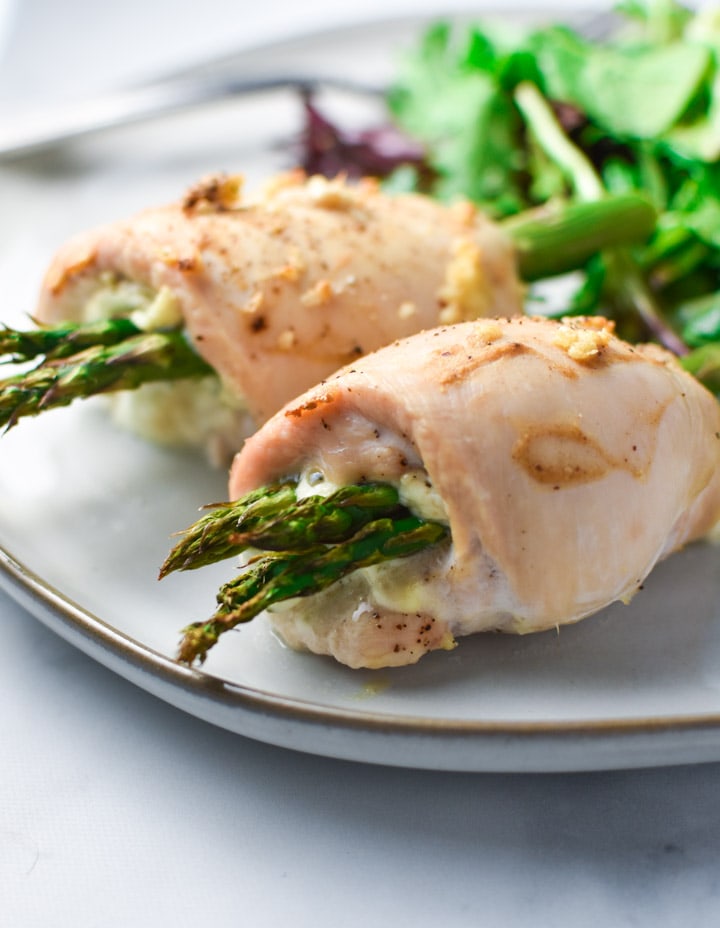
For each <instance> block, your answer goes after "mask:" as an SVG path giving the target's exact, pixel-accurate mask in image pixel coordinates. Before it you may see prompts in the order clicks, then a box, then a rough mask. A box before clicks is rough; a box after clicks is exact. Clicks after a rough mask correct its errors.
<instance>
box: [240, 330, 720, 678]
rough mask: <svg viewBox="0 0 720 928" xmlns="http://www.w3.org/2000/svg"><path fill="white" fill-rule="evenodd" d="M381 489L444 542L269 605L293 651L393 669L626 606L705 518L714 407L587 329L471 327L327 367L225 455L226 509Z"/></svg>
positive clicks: (712, 502)
mask: <svg viewBox="0 0 720 928" xmlns="http://www.w3.org/2000/svg"><path fill="white" fill-rule="evenodd" d="M288 479H289V480H293V481H294V480H297V481H298V488H297V494H298V497H303V496H312V495H315V494H321V495H322V494H328V493H331V492H333V491H334V490H336V489H337V488H338V487H340V486H343V485H349V484H363V483H366V482H367V483H373V482H378V483H386V484H392V485H394V486H396V487H398V488H399V491H400V497H401V499H402V501H403V502H404V504H405V505H406V506H407V507H408V508H409V509H410V510H411V511H412V512H413V513H414V514H415V515H418V516H420V517H422V518H424V519H427V520H433V521H435V522H440V523H443V524H445V525H446V526H447V527H448V528H449V535H448V537H447V538H446V539H445V540H444V541H441V542H439V543H438V544H434V545H431V546H429V547H428V548H427V549H425V550H423V551H422V552H420V553H418V554H414V555H412V556H410V557H407V558H404V559H402V560H392V561H388V562H387V563H382V564H378V565H376V566H371V567H365V568H362V569H360V570H357V571H355V572H354V573H351V574H349V575H347V576H345V577H344V578H343V579H342V580H339V581H338V582H337V583H336V584H335V585H334V586H332V587H330V588H329V589H327V590H324V591H322V592H319V593H317V594H315V595H312V596H309V597H307V598H302V599H300V598H296V599H291V600H289V601H288V602H285V603H282V604H280V605H278V606H275V607H273V608H272V609H271V610H270V613H269V614H270V619H271V621H272V623H273V624H274V626H275V627H276V629H277V630H278V631H279V633H280V634H281V636H282V637H283V638H284V639H285V641H286V642H287V643H288V644H289V645H291V646H292V647H294V648H301V649H309V650H311V651H314V652H318V653H321V654H330V655H332V656H334V657H335V658H337V660H339V661H341V662H342V663H345V664H347V665H349V666H351V667H383V666H394V665H402V664H408V663H412V662H414V661H417V660H418V659H419V658H420V657H421V656H422V655H423V654H425V653H426V652H428V651H431V650H433V649H438V648H451V647H453V645H454V642H455V639H456V637H458V636H461V635H467V634H470V633H473V632H480V631H484V630H491V629H493V630H501V631H505V632H515V633H526V632H533V631H540V630H543V629H547V628H551V627H553V626H558V625H561V624H563V623H569V622H575V621H577V620H578V619H581V618H583V617H584V616H587V615H589V614H590V613H593V612H596V611H597V610H599V609H601V608H602V607H604V606H606V605H608V604H609V603H612V602H613V601H616V600H621V601H624V602H627V601H629V600H630V599H631V598H632V597H633V596H634V594H635V593H636V591H637V590H638V589H639V587H640V586H641V584H642V582H643V580H644V578H645V577H646V576H647V574H648V573H649V572H650V570H651V569H652V567H653V566H654V565H655V564H656V563H657V561H658V560H659V559H661V558H663V557H665V556H666V555H668V554H670V553H671V552H672V551H674V550H676V549H677V548H679V547H681V546H682V545H684V544H686V543H687V542H689V541H691V540H692V539H695V538H699V537H701V536H703V535H705V534H706V533H707V532H708V531H709V530H710V529H711V528H712V526H713V525H714V524H715V523H716V522H717V521H718V519H719V518H720V406H719V405H718V403H717V401H716V399H715V398H714V397H713V396H712V395H711V394H710V393H709V392H708V391H706V390H705V388H704V387H702V386H701V385H700V384H699V383H698V382H697V381H696V380H694V379H693V378H692V377H691V376H690V375H688V374H686V373H685V372H684V371H683V370H682V369H681V368H680V366H679V365H678V363H677V362H676V360H675V359H674V358H673V357H672V356H671V355H670V354H668V353H666V352H665V351H663V350H661V349H659V348H657V347H655V346H631V345H629V344H627V343H625V342H623V341H621V340H619V339H618V338H616V337H615V336H614V334H613V332H612V326H611V324H609V323H607V322H606V321H605V320H603V319H585V320H567V321H566V322H564V323H562V324H560V323H555V322H552V321H549V320H544V319H535V318H517V319H512V320H483V321H477V322H468V323H464V324H460V325H456V326H447V327H441V328H437V329H434V330H432V331H426V332H423V333H421V334H418V335H415V336H413V337H411V338H408V339H405V340H401V341H397V342H396V343H394V344H393V345H391V346H389V347H387V348H385V349H383V350H381V351H378V352H376V353H375V354H373V355H370V356H369V357H366V358H363V359H362V360H359V361H358V362H356V363H353V364H352V365H350V366H348V367H345V368H344V369H343V370H341V371H340V372H339V373H337V374H336V375H334V376H333V377H331V378H329V379H327V380H326V381H325V382H324V383H321V384H320V385H318V386H316V387H314V388H313V389H311V390H310V391H308V392H307V393H305V394H304V395H303V396H301V397H300V398H299V399H297V400H295V401H293V402H292V403H290V404H289V405H287V406H285V408H284V409H283V410H282V411H280V412H279V413H278V414H277V415H276V416H274V417H273V418H272V419H271V420H270V421H269V422H268V423H267V424H266V425H265V426H264V427H263V428H262V429H261V430H260V431H259V432H258V433H257V434H255V435H254V436H253V437H252V438H250V439H249V440H248V441H247V443H246V444H245V447H244V448H243V450H242V451H241V452H240V453H239V454H238V455H237V457H236V458H235V461H234V464H233V467H232V471H231V476H230V491H231V495H232V497H233V498H234V497H240V496H243V495H244V494H247V493H248V492H249V491H251V490H254V489H255V488H258V487H262V486H266V485H269V484H272V483H273V482H276V481H283V480H288Z"/></svg>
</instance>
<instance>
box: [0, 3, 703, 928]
mask: <svg viewBox="0 0 720 928" xmlns="http://www.w3.org/2000/svg"><path fill="white" fill-rule="evenodd" d="M528 5H529V4H528ZM299 6H300V5H299V4H298V5H296V4H294V3H293V4H290V3H286V4H284V3H282V2H279V0H264V2H262V3H257V4H252V5H250V4H245V3H240V2H234V3H230V2H225V0H204V2H203V3H202V4H199V3H190V2H186V0H183V2H182V3H173V2H170V0H165V2H161V0H146V2H144V3H141V2H139V0H125V2H124V3H117V4H100V3H90V2H87V0H66V2H64V3H56V2H54V0H24V2H22V3H18V4H17V6H16V7H12V6H11V4H10V3H8V2H5V3H1V2H0V102H1V103H2V104H3V105H5V107H6V109H7V110H8V111H9V110H10V109H11V108H15V107H18V106H21V105H22V106H25V105H29V104H31V103H41V102H42V103H47V102H49V101H51V100H62V99H66V98H67V99H69V98H71V97H78V96H81V95H83V94H84V93H86V92H87V93H89V92H94V91H98V90H102V89H103V88H109V87H112V86H114V85H116V84H119V83H122V82H127V81H130V80H133V79H136V78H140V77H142V76H144V75H147V74H151V73H156V72H159V71H162V70H163V69H165V68H170V67H176V66H178V65H179V64H180V63H182V62H186V63H187V62H189V61H195V60H201V59H202V58H203V57H205V56H206V55H208V54H211V53H213V52H215V51H222V52H225V51H228V50H229V49H231V48H233V47H238V46H241V45H244V44H247V45H252V44H254V43H255V42H257V41H261V40H266V39H270V38H275V37H278V36H279V35H285V34H289V33H292V32H294V31H307V30H311V29H313V28H316V27H319V26H323V25H329V24H339V23H342V22H350V21H352V20H354V19H357V18H365V19H369V18H372V17H375V16H385V15H390V14H392V13H394V12H413V13H415V12H419V11H420V10H423V9H424V10H428V11H429V10H433V9H437V8H438V4H437V3H429V2H423V3H420V2H418V0H415V2H407V0H405V2H402V0H390V2H388V0H385V2H373V0H365V2H364V3H363V4H362V9H352V8H351V7H350V5H349V4H342V5H341V4H337V3H332V2H330V0H322V2H321V0H313V2H309V3H308V4H306V5H304V6H305V8H304V10H303V13H302V14H301V13H300V12H298V9H299ZM458 6H459V4H454V8H458ZM466 6H468V4H466ZM555 6H556V7H565V8H566V9H577V8H578V7H579V6H580V4H577V3H575V4H570V3H566V4H560V3H556V4H555ZM0 208H1V207H0ZM0 628H2V638H1V640H2V656H3V662H2V673H1V675H0V925H3V926H5V925H7V926H8V928H31V926H32V928H36V926H37V928H41V926H42V928H53V926H65V925H67V926H73V928H111V926H118V928H121V926H122V928H124V926H139V928H144V926H157V925H160V924H162V925H177V926H185V925H199V924H203V925H204V924H211V923H212V924H216V925H243V926H248V928H255V926H258V928H263V926H279V925H292V926H294V928H304V926H308V928H310V926H312V928H346V926H347V928H366V926H368V925H378V926H394V928H404V926H413V928H417V926H430V925H433V926H436V925H443V926H449V928H454V926H476V925H477V926H484V928H495V926H497V928H515V926H517V928H521V926H522V928H525V926H527V925H535V926H563V928H564V926H598V928H601V926H602V928H606V926H626V925H627V926H630V925H634V926H645V925H647V926H653V928H670V926H683V928H688V926H711V925H717V924H718V923H719V922H720V776H719V774H720V769H719V768H718V766H716V765H705V766H697V767H674V768H666V769H660V770H647V771H628V772H623V771H620V772H612V773H593V774H575V775H545V776H520V775H475V774H473V775H469V774H455V775H452V774H438V773H431V772H422V771H416V772H409V771H404V770H400V769H389V768H382V767H373V766H369V765H362V764H352V763H344V762H337V761H332V760H327V759H324V758H318V757H312V756H306V755H301V754H295V753H291V752H287V751H283V750H281V749H278V748H273V747H268V746H265V745H262V744H258V743H255V742H252V741H248V740H246V739H244V738H241V737H238V736H235V735H232V734H228V733H226V732H224V731H221V730H219V729H215V728H213V727H212V726H210V725H207V724H205V723H203V722H199V721H197V720H195V719H193V718H191V717H189V716H187V715H184V714H182V713H181V712H179V711H177V710H175V709H172V708H170V707H168V706H167V705H165V704H164V703H162V702H160V701H158V700H156V699H154V698H153V697H151V696H149V695H147V694H145V693H144V692H142V691H140V690H138V689H136V688H134V687H133V686H131V685H130V684H128V683H126V682H124V681H123V680H121V679H119V678H118V677H116V676H115V675H113V674H112V673H110V672H109V671H106V670H104V669H103V668H102V667H100V666H99V665H97V664H96V663H94V662H93V661H91V660H90V659H88V658H86V657H84V656H83V655H82V654H80V653H79V652H78V651H76V650H74V649H73V648H71V647H70V646H69V645H67V644H65V643H64V642H63V641H61V640H60V639H59V638H56V637H55V636H54V635H53V634H51V633H50V632H48V631H46V630H45V629H44V628H43V627H42V626H41V625H40V624H39V623H38V622H36V621H35V620H34V619H32V618H30V617H29V615H28V614H26V613H25V612H24V611H23V610H22V609H20V608H19V607H17V606H16V605H14V604H13V603H12V602H11V601H10V600H9V599H7V598H6V597H4V596H0Z"/></svg>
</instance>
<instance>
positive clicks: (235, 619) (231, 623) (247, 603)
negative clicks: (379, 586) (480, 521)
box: [178, 488, 448, 665]
mask: <svg viewBox="0 0 720 928" xmlns="http://www.w3.org/2000/svg"><path fill="white" fill-rule="evenodd" d="M356 489H357V488H356ZM447 534H448V529H447V528H446V527H445V526H444V525H441V524H440V523H437V522H425V521H424V520H423V519H419V518H417V517H415V516H412V515H409V514H407V515H404V516H401V517H397V518H381V519H377V520H376V521H372V522H369V523H368V524H366V525H364V526H363V527H362V528H361V529H360V530H359V531H357V532H356V533H355V534H353V535H352V537H350V538H348V539H347V540H346V541H342V542H340V543H338V544H333V545H328V546H318V545H312V546H311V547H309V548H307V549H306V550H304V551H302V549H301V550H300V551H289V552H285V551H284V552H282V553H279V554H271V555H269V556H267V557H264V558H260V559H259V560H257V561H256V562H255V563H253V564H252V565H251V566H250V567H249V569H248V570H247V571H246V572H245V573H243V574H241V575H240V576H239V577H237V578H236V579H234V580H231V581H230V582H229V583H226V584H225V585H224V586H223V587H221V589H220V592H219V593H218V596H217V602H218V609H217V610H216V612H215V613H214V615H212V616H211V617H210V619H208V620H207V621H205V622H194V623H192V624H191V625H188V626H187V627H186V628H185V629H184V630H183V632H184V637H183V639H182V641H181V643H180V647H179V650H178V660H179V661H181V662H182V663H185V664H188V665H191V664H192V663H193V662H194V661H195V660H199V662H200V663H201V664H202V663H203V662H204V660H205V658H206V656H207V652H208V651H209V650H210V648H212V647H213V645H215V644H216V643H217V641H218V639H219V637H220V635H222V634H223V632H226V631H229V630H230V629H232V628H235V627H236V626H237V625H240V624H241V623H245V622H249V621H250V620H251V619H253V618H255V616H257V615H258V614H259V613H260V612H262V611H263V610H264V609H267V608H268V607H269V606H271V605H273V604H274V603H278V602H282V601H283V600H286V599H292V598H294V597H298V596H310V595H312V594H313V593H317V592H319V591H320V590H324V589H326V588H327V587H329V586H331V585H332V584H333V583H336V582H337V581H338V580H340V579H341V578H342V577H344V576H346V575H347V574H349V573H352V572H353V571H355V570H358V569H359V568H361V567H369V566H371V565H373V564H379V563H381V562H382V561H387V560H392V559H395V558H401V557H408V556H409V555H411V554H416V553H417V552H419V551H422V550H423V549H424V548H427V547H428V546H429V545H434V544H437V543H438V542H439V541H441V540H442V539H443V538H445V537H447Z"/></svg>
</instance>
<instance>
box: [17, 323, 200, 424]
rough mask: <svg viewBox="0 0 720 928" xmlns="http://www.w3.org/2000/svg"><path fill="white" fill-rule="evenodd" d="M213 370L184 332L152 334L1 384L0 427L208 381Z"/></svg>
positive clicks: (41, 367) (90, 351)
mask: <svg viewBox="0 0 720 928" xmlns="http://www.w3.org/2000/svg"><path fill="white" fill-rule="evenodd" d="M209 373H211V368H210V367H209V366H208V365H207V364H206V363H205V362H204V361H203V360H202V359H201V358H200V357H199V356H198V355H197V354H195V352H194V351H193V350H192V349H191V348H190V346H189V345H188V344H187V342H186V340H185V338H184V336H183V334H182V333H181V332H177V331H174V332H147V333H143V334H141V335H134V336H132V337H130V338H127V339H125V340H123V341H120V342H119V343H118V344H116V345H109V346H106V345H99V346H94V347H90V348H86V349H85V350H84V351H81V352H79V353H78V354H74V355H71V356H70V357H68V358H59V359H57V358H53V359H51V360H49V361H46V362H44V363H43V364H40V365H39V366H37V367H35V368H34V369H33V370H31V371H29V372H28V373H26V374H20V375H18V376H16V377H10V378H8V379H7V380H4V381H0V425H7V427H8V428H10V427H12V426H13V425H15V424H16V422H17V421H18V419H20V418H21V417H22V416H35V415H37V414H38V413H40V412H42V411H43V410H45V409H50V408H54V407H57V406H67V405H69V404H70V403H71V402H72V401H73V400H74V399H76V398H77V397H84V396H93V395H95V394H97V393H105V392H107V391H110V390H127V389H133V388H135V387H138V386H140V384H143V383H150V382H152V381H157V380H177V379H181V378H186V377H198V376H205V375H207V374H209Z"/></svg>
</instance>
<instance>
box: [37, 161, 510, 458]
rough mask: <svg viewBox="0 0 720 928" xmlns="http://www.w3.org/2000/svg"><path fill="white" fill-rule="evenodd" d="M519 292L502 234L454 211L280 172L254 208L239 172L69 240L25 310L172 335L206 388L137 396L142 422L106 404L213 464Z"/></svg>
mask: <svg viewBox="0 0 720 928" xmlns="http://www.w3.org/2000/svg"><path fill="white" fill-rule="evenodd" d="M522 296H523V293H522V287H521V284H520V282H519V280H518V276H517V271H516V266H515V253H514V248H513V246H512V244H511V242H510V240H509V239H508V238H507V237H506V235H505V234H504V233H503V232H502V231H501V230H499V229H498V227H497V226H496V225H494V224H493V223H491V222H490V221H489V220H487V219H486V218H485V217H483V216H482V215H481V214H479V213H478V212H477V211H476V210H475V209H474V208H473V207H472V206H471V205H470V204H469V203H460V204H458V205H456V206H453V207H448V206H444V205H441V204H439V203H437V202H434V201H432V200H430V199H429V198H427V197H423V196H419V195H398V196H388V195H387V194H384V193H381V192H380V190H379V188H378V186H377V184H375V183H374V182H371V181H366V182H362V183H359V184H354V185H350V184H347V183H345V182H344V181H343V180H342V179H336V180H327V179H325V178H323V177H319V176H318V177H309V178H308V177H306V176H305V175H303V174H302V173H299V172H294V173H290V174H288V175H284V176H281V177H279V178H276V179H275V180H274V181H273V182H272V183H271V184H269V185H268V187H267V188H266V190H265V191H264V192H263V193H262V195H261V196H259V197H258V198H257V199H254V200H250V199H247V198H245V197H244V196H243V193H242V186H241V182H240V179H239V178H236V177H235V178H233V177H230V178H228V177H213V178H209V179H207V180H205V181H204V182H202V183H201V184H199V185H198V186H197V187H195V188H193V189H192V190H190V191H189V193H188V194H187V195H186V197H185V199H184V200H183V201H182V202H181V203H176V204H172V205H169V206H166V207H162V208H158V209H149V210H146V211H145V212H143V213H141V214H139V215H136V216H134V217H132V218H130V219H128V220H127V221H123V222H118V223H113V224H109V225H105V226H103V227H101V228H98V229H95V230H92V231H90V232H87V233H85V234H82V235H79V236H77V237H76V238H74V239H72V240H71V241H70V242H68V243H67V244H66V245H65V246H64V247H62V248H61V249H60V251H59V252H58V254H57V255H56V257H55V259H54V260H53V262H52V264H51V266H50V268H49V270H48V272H47V275H46V278H45V281H44V285H43V288H42V293H41V296H40V300H39V305H38V309H37V312H36V315H37V318H38V319H39V320H40V321H41V322H44V323H55V322H59V321H68V320H69V321H88V320H92V319H95V318H102V317H107V316H116V315H132V318H133V319H139V320H141V322H142V324H143V325H145V326H147V327H163V326H167V327H171V326H178V325H183V326H185V328H186V331H187V335H188V338H189V339H190V342H191V344H192V345H193V346H194V348H195V349H196V350H197V352H198V353H199V354H200V355H201V356H202V357H203V358H204V359H205V360H206V361H207V362H208V363H209V364H210V366H211V367H212V368H213V369H214V370H215V371H216V372H217V375H218V376H217V378H210V379H209V383H208V384H206V385H205V388H202V389H201V388H198V385H197V383H196V382H193V383H191V384H190V388H189V389H187V386H188V385H187V384H185V389H183V385H182V384H179V383H178V384H171V385H168V384H160V385H157V384H153V385H150V386H146V387H143V388H142V389H141V390H140V391H138V396H139V397H140V403H145V404H146V411H145V412H143V411H142V410H141V411H138V409H137V405H138V397H136V396H135V395H134V394H132V393H129V394H128V393H125V394H121V395H120V397H119V399H116V400H115V402H117V403H119V404H120V405H121V418H125V419H129V420H133V419H135V421H136V423H138V424H139V430H140V431H146V432H149V433H150V435H151V437H156V438H160V439H161V440H162V439H163V437H165V438H167V439H168V440H169V441H171V442H172V441H173V440H178V441H179V443H181V444H188V443H190V444H192V443H197V444H204V443H206V442H208V441H214V442H215V443H216V444H218V448H217V449H216V450H217V451H218V454H217V455H216V456H220V457H222V454H223V451H222V449H223V448H224V449H226V450H227V449H228V448H230V449H232V450H233V451H234V450H235V449H236V448H237V447H238V444H239V442H240V441H241V439H242V438H243V437H244V436H245V435H246V434H248V433H249V432H250V431H251V430H252V429H253V428H254V427H255V426H256V425H257V424H258V423H261V422H263V421H265V420H266V419H267V418H268V417H269V416H270V415H272V414H273V413H275V412H276V411H277V410H278V409H279V408H280V407H281V406H282V405H283V404H284V403H285V402H287V401H288V400H290V399H291V398H292V397H293V396H296V395H298V394H299V393H301V392H302V391H303V390H305V389H307V388H308V387H310V386H311V385H312V384H315V383H317V382H318V381H320V380H321V379H322V378H323V377H327V376H328V375H329V374H331V373H332V372H333V371H335V370H337V369H338V368H339V367H341V366H342V365H343V364H346V363H347V362H349V361H350V360H352V359H354V358H357V357H359V356H361V355H363V354H366V353H367V352H369V351H372V350H374V349H376V348H378V347H380V346H382V345H385V344H388V343H389V342H392V341H393V340H395V339H396V338H399V337H403V336H406V335H409V334H411V333H413V332H416V331H419V330H421V329H424V328H429V327H431V326H435V325H438V324H440V323H443V322H446V323H451V322H459V321H462V320H465V319H473V318H477V317H478V316H492V315H496V314H498V313H503V314H513V313H517V312H521V311H522ZM178 391H180V396H179V399H178V402H177V403H176V407H177V408H176V411H175V414H173V411H172V408H171V407H172V403H171V402H170V403H169V402H168V397H169V396H170V397H172V396H176V395H177V394H178ZM148 396H150V397H153V396H156V397H159V399H158V401H157V403H156V406H157V409H156V411H155V414H154V417H153V414H152V413H150V414H148V413H147V398H148ZM128 404H131V407H130V410H129V411H127V409H126V407H127V406H128ZM150 405H151V406H152V404H150ZM122 410H126V411H125V412H124V413H123V411H122ZM143 422H144V423H145V425H144V426H143ZM130 424H132V421H131V423H130ZM153 432H155V434H153Z"/></svg>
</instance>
